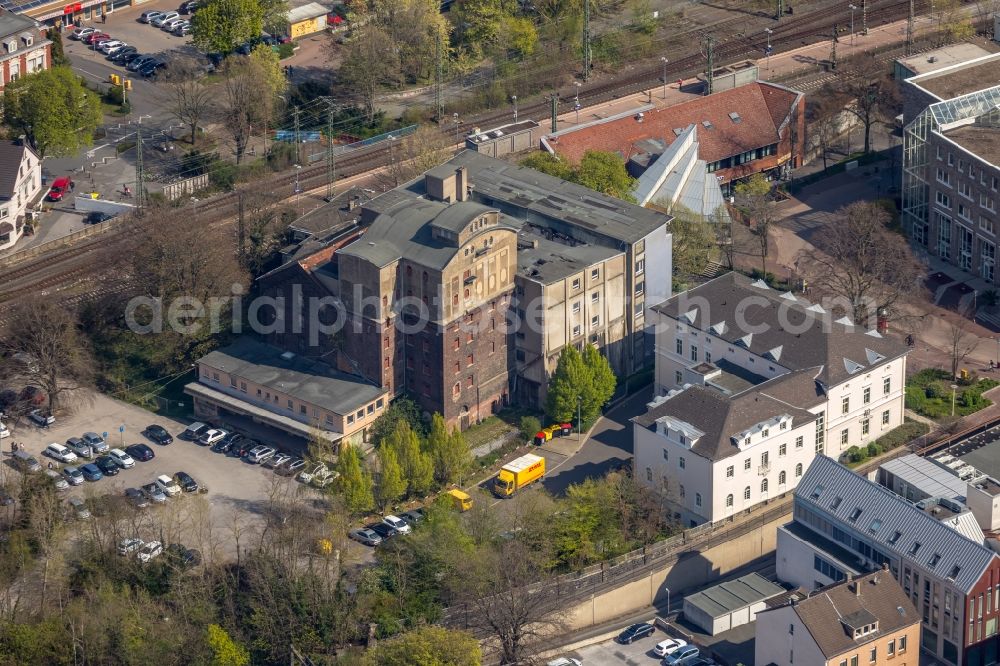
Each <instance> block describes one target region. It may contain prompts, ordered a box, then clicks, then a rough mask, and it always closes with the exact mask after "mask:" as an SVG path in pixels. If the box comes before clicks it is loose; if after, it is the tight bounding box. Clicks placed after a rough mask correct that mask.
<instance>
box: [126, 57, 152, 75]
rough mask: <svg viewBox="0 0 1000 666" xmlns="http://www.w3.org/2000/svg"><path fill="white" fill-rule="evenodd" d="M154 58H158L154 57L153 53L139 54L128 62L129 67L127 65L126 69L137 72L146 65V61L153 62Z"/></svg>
mask: <svg viewBox="0 0 1000 666" xmlns="http://www.w3.org/2000/svg"><path fill="white" fill-rule="evenodd" d="M154 60H156V58H154V57H153V56H151V55H144V56H139V57H138V58H136V59H134V60H133V61H132V62H130V63H129V64H128V67H126V68H125V69H127V70H128V71H130V72H137V71H139V68H140V67H142V66H144V65H145V64H146V63H149V62H153V61H154Z"/></svg>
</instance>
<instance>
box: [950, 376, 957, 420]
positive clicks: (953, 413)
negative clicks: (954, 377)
mask: <svg viewBox="0 0 1000 666" xmlns="http://www.w3.org/2000/svg"><path fill="white" fill-rule="evenodd" d="M956 390H958V384H952V385H951V415H952V416H954V415H955V391H956Z"/></svg>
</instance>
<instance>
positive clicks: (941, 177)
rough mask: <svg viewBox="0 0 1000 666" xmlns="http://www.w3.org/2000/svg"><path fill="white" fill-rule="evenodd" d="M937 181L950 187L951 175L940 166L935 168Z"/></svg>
mask: <svg viewBox="0 0 1000 666" xmlns="http://www.w3.org/2000/svg"><path fill="white" fill-rule="evenodd" d="M937 181H938V182H939V183H941V184H943V185H947V186H948V187H951V177H950V176H949V174H948V172H947V171H945V170H944V169H942V168H941V167H938V170H937Z"/></svg>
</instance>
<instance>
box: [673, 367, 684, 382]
mask: <svg viewBox="0 0 1000 666" xmlns="http://www.w3.org/2000/svg"><path fill="white" fill-rule="evenodd" d="M674 383H675V384H683V383H684V375H683V373H681V371H680V370H675V371H674Z"/></svg>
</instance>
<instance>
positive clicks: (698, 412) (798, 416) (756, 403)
mask: <svg viewBox="0 0 1000 666" xmlns="http://www.w3.org/2000/svg"><path fill="white" fill-rule="evenodd" d="M810 372H811V371H809V370H805V371H801V372H800V373H789V374H787V375H784V376H781V377H775V378H774V379H772V380H770V381H769V382H765V383H764V384H761V385H760V386H756V387H753V388H750V389H747V390H746V391H743V392H742V393H738V394H736V395H732V396H727V395H725V394H724V393H722V392H721V391H718V390H716V389H713V388H708V387H706V386H691V387H689V388H687V389H684V390H683V391H681V392H679V393H676V394H675V395H673V396H672V397H669V398H667V399H666V400H664V401H663V402H661V403H660V404H659V405H656V406H655V407H653V408H651V409H649V410H648V411H647V412H646V413H645V414H642V415H640V416H637V417H635V418H634V419H632V421H633V422H634V423H635V425H636V426H638V427H642V428H649V429H650V430H655V428H656V421H657V419H659V418H662V417H664V416H672V417H674V418H676V419H679V420H681V421H684V422H685V423H689V424H691V425H693V426H694V427H695V428H697V429H698V430H701V431H702V432H703V433H705V434H704V435H703V436H701V437H700V438H698V441H697V443H696V444H695V445H694V446H692V447H691V451H692V452H693V453H695V454H697V455H699V456H702V457H703V458H707V459H709V460H722V459H723V458H728V457H730V456H735V455H737V454H739V453H741V451H740V449H739V447H738V446H737V445H735V444H733V441H732V436H733V435H735V434H737V433H740V432H743V431H744V430H746V429H748V428H750V427H752V426H754V425H756V424H758V423H761V422H763V421H766V420H768V419H770V418H774V417H776V416H781V415H783V414H788V415H790V416H791V417H792V424H793V427H797V426H799V425H802V424H803V423H810V422H812V421H815V420H816V418H817V417H816V415H815V414H813V413H811V412H808V411H806V410H804V409H800V408H798V407H796V406H794V405H793V404H789V403H787V402H784V401H781V400H778V399H775V398H773V397H771V396H769V395H768V392H767V391H766V390H762V389H763V388H764V387H765V386H767V385H768V384H772V383H773V384H774V385H778V384H780V383H782V382H791V383H794V384H796V385H797V384H798V383H799V382H800V381H801V377H800V375H804V376H806V378H807V379H808V380H809V381H810V382H811V381H812V380H811V378H809V374H810Z"/></svg>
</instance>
